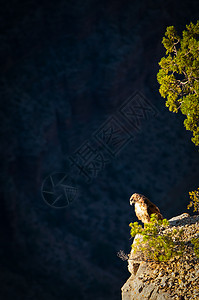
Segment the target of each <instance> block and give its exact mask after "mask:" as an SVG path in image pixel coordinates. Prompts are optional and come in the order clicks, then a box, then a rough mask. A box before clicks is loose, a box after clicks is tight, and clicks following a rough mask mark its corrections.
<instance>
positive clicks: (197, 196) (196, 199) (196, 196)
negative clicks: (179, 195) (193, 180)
mask: <svg viewBox="0 0 199 300" xmlns="http://www.w3.org/2000/svg"><path fill="white" fill-rule="evenodd" d="M189 196H190V203H189V205H188V206H187V208H188V209H190V208H191V207H192V206H193V211H194V212H198V213H199V188H198V189H197V190H195V191H192V192H189Z"/></svg>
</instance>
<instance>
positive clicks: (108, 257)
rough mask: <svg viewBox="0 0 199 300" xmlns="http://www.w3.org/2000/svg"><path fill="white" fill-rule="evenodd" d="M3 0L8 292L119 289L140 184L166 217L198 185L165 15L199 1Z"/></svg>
mask: <svg viewBox="0 0 199 300" xmlns="http://www.w3.org/2000/svg"><path fill="white" fill-rule="evenodd" d="M0 3H1V9H0V28H1V34H0V63H1V67H0V74H1V75H0V121H1V126H0V134H1V144H0V145H1V149H0V151H1V175H0V176H1V200H0V204H1V207H0V214H1V215H0V299H1V300H7V299H15V300H23V299H25V300H30V299H31V300H32V299H37V300H46V299H48V300H55V299H59V300H66V299H67V300H80V299H81V300H84V299H85V300H91V299H96V300H106V299H107V300H112V299H113V300H119V299H121V293H120V288H121V287H122V285H123V284H124V283H125V281H126V279H127V278H128V277H129V273H128V271H127V264H126V262H123V261H122V260H121V259H119V258H118V257H117V252H118V251H119V250H120V249H121V250H124V251H125V252H126V253H129V252H130V245H131V242H132V240H130V234H129V229H130V228H129V223H130V222H135V221H136V220H137V219H136V217H135V214H134V210H133V208H132V207H130V205H129V197H130V196H131V194H132V193H134V192H139V193H143V194H144V195H146V196H147V197H149V199H151V200H152V201H153V202H155V203H156V204H157V205H158V206H159V208H160V210H161V212H162V214H163V215H164V216H165V217H166V218H170V217H172V216H175V215H177V214H180V213H183V212H186V211H187V210H186V206H187V204H188V192H189V191H191V190H193V189H195V188H197V186H198V177H199V169H198V163H199V154H198V150H197V149H196V147H195V146H194V145H193V143H192V142H191V140H190V139H191V133H190V132H187V131H186V130H185V128H184V126H183V120H184V118H183V116H181V115H180V114H173V113H170V112H169V111H168V109H167V108H166V107H165V101H164V99H162V98H161V97H160V95H159V92H158V88H159V86H158V83H157V80H156V74H157V72H158V62H159V61H160V59H161V57H162V56H163V55H164V53H165V52H164V48H163V46H162V44H161V41H162V37H163V35H164V33H165V30H166V27H167V26H169V25H174V26H176V28H177V30H178V31H179V32H180V31H181V30H183V29H184V28H185V25H186V24H188V23H189V22H190V21H193V22H196V20H197V18H198V1H189V0H187V1H147V0H140V1H121V0H120V1H117V0H111V1H91V0H85V1H72V0H71V1H67V0H65V1H64V0H61V1H59V0H57V1H50V0H49V1H37V0H36V1H33V0H30V1H24V0H22V1H17V0H15V1H14V0H13V1H1V2H0ZM140 103H141V104H140ZM126 105H127V106H128V105H131V107H133V108H134V111H133V113H132V114H130V115H129V114H128V115H127V114H126V115H125V114H122V112H124V111H125V109H126ZM140 105H141V106H142V107H141V106H140ZM140 107H141V108H140ZM143 107H144V108H143ZM131 112H132V111H131ZM128 117H129V118H130V119H128ZM129 120H130V121H131V122H129ZM113 133H114V134H115V136H114V137H113ZM111 142H112V144H111ZM108 143H109V145H108V146H107V144H108ZM49 176H51V177H49ZM59 197H60V198H59ZM68 202H69V203H68ZM58 206H59V208H58Z"/></svg>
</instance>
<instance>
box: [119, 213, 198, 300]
mask: <svg viewBox="0 0 199 300" xmlns="http://www.w3.org/2000/svg"><path fill="white" fill-rule="evenodd" d="M173 228H175V229H176V230H180V229H183V242H184V243H185V245H188V244H191V240H192V239H193V238H199V215H196V216H189V214H187V213H184V214H182V215H180V216H177V217H174V218H172V219H170V220H169V226H168V228H167V229H166V230H167V231H169V230H172V229H173ZM137 238H140V237H139V236H138V235H136V237H135V238H134V241H133V243H135V241H136V239H137ZM189 249H190V247H189ZM128 270H129V272H130V273H131V276H130V278H129V279H128V280H127V281H126V283H125V284H124V285H123V287H122V289H121V290H122V300H145V299H146V300H170V299H172V300H173V299H181V300H183V299H185V300H188V299H189V300H190V299H195V300H196V299H197V300H198V299H199V258H198V256H196V254H195V252H194V251H187V248H185V251H184V253H183V256H182V257H174V258H172V259H170V260H169V261H168V262H161V263H154V262H146V261H142V260H141V259H140V255H139V253H136V255H135V254H134V253H133V251H132V250H131V253H130V255H129V259H128Z"/></svg>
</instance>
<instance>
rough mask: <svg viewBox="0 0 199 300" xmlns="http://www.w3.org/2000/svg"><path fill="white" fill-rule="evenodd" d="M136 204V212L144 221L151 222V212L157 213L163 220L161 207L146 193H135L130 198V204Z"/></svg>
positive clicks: (159, 218)
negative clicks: (146, 195)
mask: <svg viewBox="0 0 199 300" xmlns="http://www.w3.org/2000/svg"><path fill="white" fill-rule="evenodd" d="M133 204H135V214H136V216H137V218H138V219H139V220H141V221H142V222H143V223H149V222H150V217H151V214H156V215H157V217H158V220H163V216H162V215H161V213H160V210H159V208H158V207H157V206H156V205H155V204H153V203H152V202H151V201H150V200H149V199H148V198H147V197H145V196H144V195H141V194H138V193H134V194H133V195H132V196H131V198H130V205H133Z"/></svg>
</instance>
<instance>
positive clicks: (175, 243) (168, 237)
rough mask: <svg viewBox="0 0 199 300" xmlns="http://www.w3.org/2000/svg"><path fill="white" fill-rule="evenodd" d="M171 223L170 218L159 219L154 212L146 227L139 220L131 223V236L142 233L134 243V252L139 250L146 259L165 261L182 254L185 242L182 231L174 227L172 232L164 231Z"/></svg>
mask: <svg viewBox="0 0 199 300" xmlns="http://www.w3.org/2000/svg"><path fill="white" fill-rule="evenodd" d="M168 225H169V222H168V220H166V219H164V220H158V219H157V215H155V214H152V215H151V219H150V223H147V224H144V228H143V227H142V226H141V225H138V222H134V223H130V224H129V226H130V227H131V236H132V237H135V236H136V234H139V235H141V237H142V238H141V239H137V240H136V242H134V243H133V244H132V249H133V251H134V253H137V252H139V251H141V252H142V255H143V257H144V259H145V260H150V261H155V262H163V261H168V260H169V259H170V258H172V257H176V256H182V254H183V250H184V244H183V243H182V242H181V234H182V231H177V230H176V229H173V230H172V231H171V232H167V233H165V232H164V233H163V230H164V229H165V228H166V227H167V226H168Z"/></svg>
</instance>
